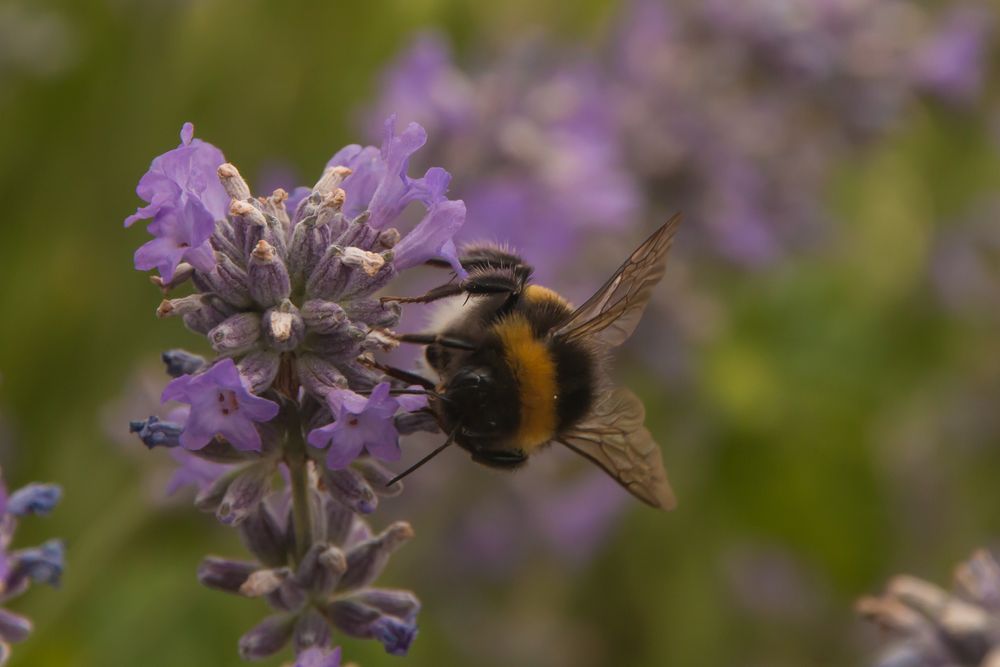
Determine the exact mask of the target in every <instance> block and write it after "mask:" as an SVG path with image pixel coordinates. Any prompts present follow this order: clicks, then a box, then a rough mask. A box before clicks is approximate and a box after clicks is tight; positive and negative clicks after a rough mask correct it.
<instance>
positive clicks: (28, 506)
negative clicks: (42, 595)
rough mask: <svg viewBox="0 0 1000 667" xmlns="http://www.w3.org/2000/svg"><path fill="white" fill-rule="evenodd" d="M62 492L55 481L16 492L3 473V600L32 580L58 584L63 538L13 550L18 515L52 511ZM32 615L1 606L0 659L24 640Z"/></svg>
mask: <svg viewBox="0 0 1000 667" xmlns="http://www.w3.org/2000/svg"><path fill="white" fill-rule="evenodd" d="M61 495H62V492H61V490H60V488H59V487H58V486H56V485H54V484H36V483H32V484H29V485H27V486H25V487H23V488H21V489H19V490H17V491H15V492H14V493H13V494H9V495H8V493H7V487H6V484H5V483H4V480H3V478H2V477H0V604H5V603H6V602H7V601H8V600H10V599H12V598H14V597H17V596H18V595H20V594H22V593H24V592H25V591H26V590H27V589H28V587H29V586H30V585H31V583H32V582H34V583H44V584H48V585H50V586H58V585H59V579H60V577H61V576H62V572H63V568H64V564H65V548H64V547H63V543H62V542H61V541H60V540H49V541H48V542H45V543H44V544H42V545H41V546H38V547H33V548H27V549H18V550H14V551H12V550H11V548H10V547H11V542H12V541H13V539H14V531H15V529H16V528H17V519H18V518H19V517H23V516H29V515H40V514H48V513H49V512H50V511H51V510H52V509H53V507H55V505H56V503H57V502H58V501H59V498H60V496H61ZM31 629H32V623H31V621H30V620H29V619H27V618H25V617H24V616H21V615H19V614H15V613H14V612H11V611H8V610H6V609H0V662H4V661H6V659H7V657H9V655H10V646H9V644H11V643H15V642H20V641H23V640H24V639H26V638H27V636H28V634H29V633H30V632H31Z"/></svg>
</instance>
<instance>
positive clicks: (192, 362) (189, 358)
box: [160, 350, 205, 378]
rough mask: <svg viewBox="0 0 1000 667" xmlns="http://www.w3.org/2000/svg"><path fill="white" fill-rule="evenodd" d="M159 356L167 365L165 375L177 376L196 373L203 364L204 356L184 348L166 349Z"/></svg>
mask: <svg viewBox="0 0 1000 667" xmlns="http://www.w3.org/2000/svg"><path fill="white" fill-rule="evenodd" d="M160 358H161V359H163V363H164V364H165V365H166V367H167V375H169V376H170V377H172V378H178V377H180V376H182V375H192V374H194V373H197V372H198V371H199V370H200V369H201V368H202V367H204V365H205V358H204V357H200V356H198V355H197V354H191V353H190V352H188V351H186V350H167V351H166V352H164V353H163V354H162V355H160Z"/></svg>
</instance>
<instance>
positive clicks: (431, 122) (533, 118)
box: [376, 35, 637, 277]
mask: <svg viewBox="0 0 1000 667" xmlns="http://www.w3.org/2000/svg"><path fill="white" fill-rule="evenodd" d="M444 44H445V43H444V40H443V39H442V38H441V37H439V36H436V35H423V36H420V37H418V38H417V39H416V40H415V42H414V43H413V45H412V46H411V48H410V49H409V50H408V51H406V52H405V53H404V54H403V55H401V56H400V57H399V58H398V59H397V60H396V62H395V63H394V64H393V65H391V66H390V68H389V69H388V70H387V73H386V75H385V76H384V88H383V90H382V92H381V97H380V99H379V101H378V102H377V105H376V106H377V108H378V109H379V110H380V111H382V112H383V113H398V114H399V115H400V116H401V117H403V118H405V119H414V120H417V121H419V122H421V123H422V124H425V125H427V126H428V127H432V128H435V132H434V139H433V141H432V143H431V144H430V146H429V153H428V154H429V156H431V158H432V159H446V160H448V161H449V163H451V164H454V165H457V166H456V168H455V173H456V174H457V179H458V180H457V183H456V185H455V187H456V188H457V189H459V190H460V191H462V192H463V194H464V195H465V199H466V201H467V203H468V207H469V211H470V219H469V222H470V224H469V225H468V226H467V228H466V229H465V231H464V233H463V236H464V238H482V237H485V236H497V237H499V238H500V239H501V240H502V241H503V242H507V243H511V244H513V245H515V246H521V247H543V246H544V247H545V248H546V252H547V259H546V262H545V265H544V266H539V267H538V270H539V272H540V273H541V275H542V276H543V277H544V276H546V275H549V276H551V275H554V274H555V273H556V272H557V271H559V270H560V268H562V269H565V268H566V266H567V264H568V262H569V261H570V259H571V258H574V254H573V253H574V251H575V249H576V248H577V247H578V243H579V240H580V238H581V236H582V235H583V234H585V233H588V232H591V231H593V232H597V231H601V230H605V231H610V230H614V229H616V228H620V227H622V226H624V225H627V224H630V223H631V220H630V216H632V214H633V213H634V212H635V211H636V209H637V191H636V188H635V185H634V183H633V182H632V180H631V177H630V176H629V174H628V173H627V172H625V171H624V170H623V169H621V166H622V163H621V156H620V154H619V149H618V144H617V143H616V141H615V131H616V130H615V127H614V116H613V113H612V110H611V108H610V107H609V105H608V104H607V99H606V97H605V91H604V89H603V88H602V85H601V82H600V80H599V72H598V71H597V69H596V67H595V66H594V65H593V64H589V63H570V64H567V65H565V66H564V65H563V64H562V63H561V60H560V58H556V59H555V60H552V59H550V58H549V56H550V55H552V52H551V51H549V50H545V49H542V48H540V47H539V45H537V44H528V43H521V44H519V45H518V48H516V49H515V50H513V51H512V52H510V53H508V54H505V55H504V57H503V58H502V59H501V60H500V61H499V62H498V63H497V64H496V65H494V66H493V67H491V68H489V69H488V70H486V71H484V72H482V73H481V74H480V75H479V76H478V77H475V78H472V77H467V76H466V75H465V74H463V73H462V72H461V71H460V70H459V69H458V68H457V67H456V66H455V64H454V63H453V62H451V60H450V55H449V53H448V50H447V47H446V46H445V45H444Z"/></svg>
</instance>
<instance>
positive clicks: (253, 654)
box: [240, 614, 296, 660]
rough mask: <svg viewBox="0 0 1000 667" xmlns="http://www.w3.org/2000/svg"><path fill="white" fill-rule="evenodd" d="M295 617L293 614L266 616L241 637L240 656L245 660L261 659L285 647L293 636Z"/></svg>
mask: <svg viewBox="0 0 1000 667" xmlns="http://www.w3.org/2000/svg"><path fill="white" fill-rule="evenodd" d="M295 619H296V617H295V616H294V615H292V614H276V615H274V616H268V617H267V618H265V619H264V620H263V621H262V622H261V623H260V624H259V625H257V626H256V627H255V628H253V629H252V630H250V631H249V632H248V633H246V634H245V635H243V636H242V637H240V657H241V658H243V659H244V660H261V659H263V658H267V657H269V656H272V655H274V654H275V653H277V652H278V651H280V650H281V649H283V648H284V647H285V645H286V644H287V643H288V641H289V640H290V639H291V638H292V631H293V630H294V628H295Z"/></svg>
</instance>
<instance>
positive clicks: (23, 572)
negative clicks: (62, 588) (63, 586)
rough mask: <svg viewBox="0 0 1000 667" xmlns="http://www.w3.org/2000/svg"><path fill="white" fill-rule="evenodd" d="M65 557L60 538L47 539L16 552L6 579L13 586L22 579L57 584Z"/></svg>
mask: <svg viewBox="0 0 1000 667" xmlns="http://www.w3.org/2000/svg"><path fill="white" fill-rule="evenodd" d="M65 559H66V549H65V547H64V546H63V543H62V541H61V540H49V541H48V542H46V543H44V544H42V545H41V546H40V547H36V548H34V549H22V550H21V551H18V552H16V553H15V554H14V560H15V564H14V567H13V570H12V572H11V574H10V575H9V580H8V581H9V584H10V587H11V588H15V587H16V586H17V583H18V582H19V580H22V579H31V581H34V582H35V583H44V584H49V585H50V586H58V585H59V579H60V578H61V577H62V572H63V567H64V562H65Z"/></svg>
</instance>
